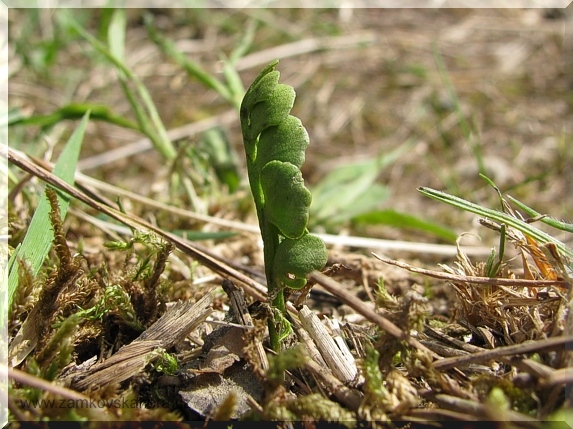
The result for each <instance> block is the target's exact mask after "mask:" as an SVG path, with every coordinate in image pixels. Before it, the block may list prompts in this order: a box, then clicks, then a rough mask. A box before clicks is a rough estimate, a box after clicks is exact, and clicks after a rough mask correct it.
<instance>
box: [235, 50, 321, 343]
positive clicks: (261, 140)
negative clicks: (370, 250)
mask: <svg viewBox="0 0 573 429" xmlns="http://www.w3.org/2000/svg"><path fill="white" fill-rule="evenodd" d="M277 63H278V61H274V62H273V63H271V64H269V65H268V66H267V67H266V68H265V69H264V70H263V71H262V72H261V74H260V75H259V76H258V77H257V78H256V79H255V80H254V82H253V83H252V85H251V87H250V88H249V90H248V91H247V93H246V94H245V97H244V98H243V102H242V103H241V110H240V116H241V129H242V133H243V142H244V145H245V154H246V159H247V169H248V174H249V182H250V185H251V191H252V194H253V199H254V201H255V206H256V208H257V215H258V218H259V225H260V228H261V234H262V237H263V243H264V259H265V274H266V277H267V284H268V289H269V296H271V297H272V298H273V305H274V307H276V308H277V309H278V310H280V311H281V312H282V313H284V312H285V302H284V294H283V288H284V287H285V286H288V287H290V288H295V289H297V288H302V287H303V286H304V285H305V284H306V276H307V275H308V274H309V273H310V272H311V271H313V270H318V269H321V268H322V267H324V265H325V264H326V260H327V258H328V253H327V251H326V246H325V245H324V242H323V241H322V240H321V239H320V238H318V237H315V236H313V235H311V234H309V232H308V229H307V224H308V217H309V208H310V203H311V200H312V197H311V194H310V191H309V190H308V189H307V188H306V187H305V186H304V180H303V178H302V173H301V171H300V167H301V166H302V164H303V163H304V160H305V150H306V148H307V146H308V144H309V137H308V133H307V132H306V130H305V128H304V126H303V125H302V123H301V121H300V120H299V119H298V118H296V117H294V116H292V115H290V111H291V109H292V107H293V104H294V100H295V92H294V89H293V88H292V87H291V86H288V85H284V84H279V83H278V81H279V77H280V73H279V72H278V71H276V70H275V67H276V65H277ZM277 326H284V320H281V321H275V323H273V322H271V324H270V326H269V328H270V335H271V343H272V346H273V348H274V349H275V350H277V349H278V348H279V347H280V340H281V339H282V338H284V336H286V335H288V332H285V331H284V329H283V328H277Z"/></svg>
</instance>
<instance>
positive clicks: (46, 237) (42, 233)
mask: <svg viewBox="0 0 573 429" xmlns="http://www.w3.org/2000/svg"><path fill="white" fill-rule="evenodd" d="M88 121H89V112H88V113H86V114H85V115H84V117H83V119H82V121H81V122H80V124H79V125H78V127H77V128H76V130H75V131H74V132H73V134H72V135H71V137H70V139H69V140H68V141H67V143H66V146H65V148H64V150H63V151H62V153H61V154H60V157H59V158H58V162H57V163H56V165H55V167H54V172H53V173H54V175H56V176H58V177H59V178H61V179H62V180H65V181H66V182H67V183H70V184H71V183H73V182H74V173H75V171H76V164H77V162H78V158H79V155H80V149H81V147H82V142H83V138H84V133H85V130H86V127H87V124H88ZM58 201H59V204H60V212H61V215H62V218H64V217H65V216H66V213H67V210H68V206H69V203H70V198H69V197H68V196H66V195H63V194H59V193H58ZM53 238H54V231H53V230H52V226H51V224H50V204H49V203H48V200H47V199H46V198H42V199H41V200H40V202H39V204H38V207H37V208H36V211H35V212H34V216H32V221H31V222H30V226H29V227H28V231H27V233H26V236H25V237H24V240H23V241H22V244H21V246H20V247H19V249H18V251H14V253H13V254H12V256H11V258H10V262H9V266H10V267H11V270H10V273H9V277H8V308H10V307H11V306H12V300H13V297H14V293H15V292H16V289H17V288H18V264H15V263H14V262H15V261H16V258H18V259H24V260H26V261H27V262H28V264H29V265H30V269H31V272H32V274H33V275H36V274H37V273H38V272H39V271H40V268H41V267H42V263H43V262H44V259H45V258H46V255H47V254H48V252H49V250H50V247H51V246H52V240H53Z"/></svg>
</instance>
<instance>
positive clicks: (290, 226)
mask: <svg viewBox="0 0 573 429" xmlns="http://www.w3.org/2000/svg"><path fill="white" fill-rule="evenodd" d="M261 188H262V190H263V195H264V197H265V205H264V214H265V216H266V218H267V220H268V221H269V222H271V223H272V224H273V225H275V226H276V227H277V228H278V229H279V230H280V232H281V233H282V234H283V235H284V236H285V237H288V238H298V237H300V236H301V235H302V234H303V233H304V231H305V230H306V224H307V223H308V210H309V207H310V203H311V201H312V196H311V194H310V191H309V190H308V189H307V188H306V187H305V186H304V180H303V178H302V173H301V171H300V170H299V169H298V168H297V167H296V165H293V164H291V163H289V162H281V161H271V162H269V163H267V164H266V165H265V166H264V167H263V169H262V170H261Z"/></svg>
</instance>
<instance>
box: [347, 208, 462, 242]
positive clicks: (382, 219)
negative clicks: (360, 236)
mask: <svg viewBox="0 0 573 429" xmlns="http://www.w3.org/2000/svg"><path fill="white" fill-rule="evenodd" d="M353 222H355V223H356V224H358V225H388V226H395V227H398V228H412V229H417V230H419V231H423V232H426V233H429V234H433V235H435V236H437V237H439V238H442V239H444V240H448V241H453V242H455V241H456V238H457V234H455V233H454V232H453V231H452V230H450V229H448V228H446V227H444V226H442V225H439V224H437V223H434V222H429V221H426V220H424V219H421V218H419V217H417V216H413V215H410V214H406V213H400V212H397V211H395V210H377V211H373V212H369V213H364V214H362V215H360V216H356V217H355V218H354V219H353Z"/></svg>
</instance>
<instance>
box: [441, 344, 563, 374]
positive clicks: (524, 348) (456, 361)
mask: <svg viewBox="0 0 573 429" xmlns="http://www.w3.org/2000/svg"><path fill="white" fill-rule="evenodd" d="M569 344H573V337H554V338H547V339H545V340H539V341H535V342H528V343H524V344H516V345H513V346H507V347H498V348H496V349H493V350H484V351H483V352H479V353H473V354H470V355H465V356H458V357H453V358H446V359H443V360H441V361H438V362H434V368H436V369H439V370H445V369H449V368H454V367H459V366H463V365H467V364H469V363H475V362H487V361H489V360H492V359H496V358H501V357H503V356H510V355H515V354H522V353H533V352H537V351H539V350H545V349H553V348H557V347H564V346H566V345H569Z"/></svg>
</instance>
